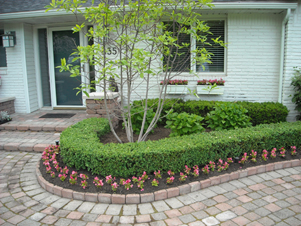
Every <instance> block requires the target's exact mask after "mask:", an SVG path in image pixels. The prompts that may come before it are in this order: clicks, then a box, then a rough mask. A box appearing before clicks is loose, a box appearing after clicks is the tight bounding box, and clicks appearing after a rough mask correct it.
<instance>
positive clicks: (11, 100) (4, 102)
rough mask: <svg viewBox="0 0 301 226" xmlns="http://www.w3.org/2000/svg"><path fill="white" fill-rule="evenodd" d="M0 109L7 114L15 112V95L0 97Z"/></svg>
mask: <svg viewBox="0 0 301 226" xmlns="http://www.w3.org/2000/svg"><path fill="white" fill-rule="evenodd" d="M0 111H7V113H8V114H9V115H11V114H13V113H15V97H4V98H0Z"/></svg>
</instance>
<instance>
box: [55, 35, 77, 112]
mask: <svg viewBox="0 0 301 226" xmlns="http://www.w3.org/2000/svg"><path fill="white" fill-rule="evenodd" d="M52 41H53V45H52V46H53V67H54V70H53V71H54V84H53V85H54V88H55V91H54V93H55V98H56V105H57V106H78V105H80V106H82V105H83V101H82V94H81V93H79V94H78V95H76V93H77V92H78V90H77V89H75V88H76V87H79V86H80V84H81V76H77V77H70V72H68V71H63V72H60V70H59V68H57V66H60V65H61V59H62V58H65V59H66V63H67V64H72V65H79V66H80V61H79V60H77V61H74V62H72V60H73V58H74V57H75V55H71V53H73V52H75V49H76V47H77V46H78V45H79V44H80V42H79V33H73V31H72V30H60V31H52Z"/></svg>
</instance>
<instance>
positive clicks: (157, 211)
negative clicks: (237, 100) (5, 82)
mask: <svg viewBox="0 0 301 226" xmlns="http://www.w3.org/2000/svg"><path fill="white" fill-rule="evenodd" d="M40 156H41V154H40V153H29V152H6V151H0V224H1V225H30V226H35V225H43V224H44V225H72V226H73V225H103V226H105V225H137V226H138V225H139V226H144V225H150V226H161V225H189V226H196V225H200V226H201V225H230V226H233V225H264V226H267V225H290V226H291V225H301V205H300V201H301V167H294V168H287V169H282V170H276V171H272V172H268V173H262V174H257V175H253V176H249V177H245V178H242V179H239V180H234V181H231V182H228V183H223V184H220V185H218V186H212V187H209V188H206V189H203V190H200V191H197V192H193V193H190V194H186V195H182V196H178V197H176V198H171V199H166V200H164V201H155V202H152V203H145V204H138V205H117V204H104V203H92V202H83V201H78V200H72V199H67V198H61V197H59V196H56V195H53V194H51V193H49V192H47V191H45V190H44V189H42V188H41V187H40V185H39V184H38V182H37V179H36V175H35V167H36V164H37V161H38V160H39V158H40Z"/></svg>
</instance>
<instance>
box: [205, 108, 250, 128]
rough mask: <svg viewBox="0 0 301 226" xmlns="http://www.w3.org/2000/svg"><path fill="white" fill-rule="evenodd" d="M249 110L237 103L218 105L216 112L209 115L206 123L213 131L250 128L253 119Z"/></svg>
mask: <svg viewBox="0 0 301 226" xmlns="http://www.w3.org/2000/svg"><path fill="white" fill-rule="evenodd" d="M247 112H248V111H247V109H245V108H244V107H243V106H241V105H239V104H236V103H227V102H225V103H216V106H215V107H214V110H213V111H211V112H210V113H208V114H207V117H206V123H208V127H210V128H211V129H213V130H223V129H227V130H229V129H237V128H245V127H250V126H251V125H252V123H251V122H250V120H251V118H250V117H249V116H247V115H246V113H247Z"/></svg>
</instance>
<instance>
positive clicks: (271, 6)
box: [0, 2, 298, 22]
mask: <svg viewBox="0 0 301 226" xmlns="http://www.w3.org/2000/svg"><path fill="white" fill-rule="evenodd" d="M297 7H298V3H271V2H270V3H261V2H253V3H246V2H235V3H234V2H216V3H214V7H213V9H211V8H209V7H205V8H203V9H202V11H209V10H212V11H215V10H218V11H220V10H225V11H229V10H231V11H232V10H284V9H296V8H297ZM82 10H84V8H83V9H82ZM67 15H69V16H70V15H72V13H71V12H66V11H57V10H49V11H48V12H47V13H46V12H45V10H38V11H29V12H18V13H3V14H0V21H1V20H2V21H6V22H13V21H8V20H14V19H25V18H37V17H38V18H42V17H48V18H49V17H57V16H67Z"/></svg>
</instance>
